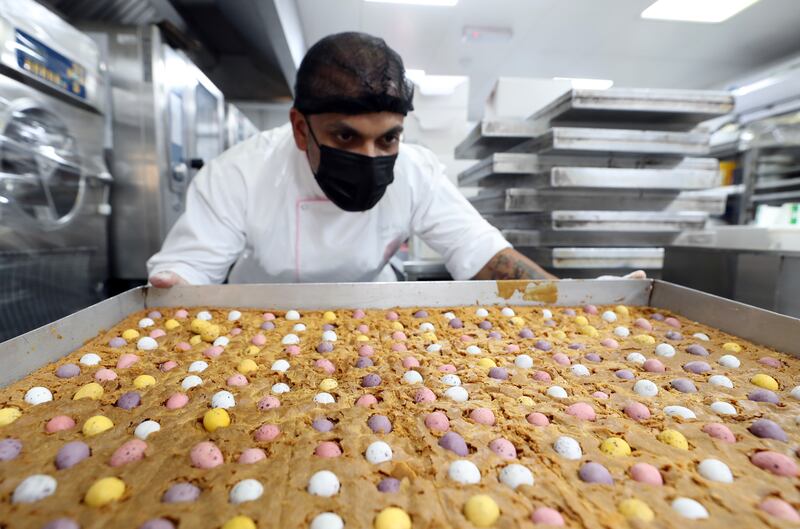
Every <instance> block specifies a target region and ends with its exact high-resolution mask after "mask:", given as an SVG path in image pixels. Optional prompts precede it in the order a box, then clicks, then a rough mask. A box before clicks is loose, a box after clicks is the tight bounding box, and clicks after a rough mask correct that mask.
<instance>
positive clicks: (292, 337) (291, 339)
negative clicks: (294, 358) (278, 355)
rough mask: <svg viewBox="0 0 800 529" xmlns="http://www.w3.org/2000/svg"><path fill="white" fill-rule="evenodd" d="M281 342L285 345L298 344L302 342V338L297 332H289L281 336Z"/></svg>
mask: <svg viewBox="0 0 800 529" xmlns="http://www.w3.org/2000/svg"><path fill="white" fill-rule="evenodd" d="M281 343H282V344H283V345H297V344H299V343H300V338H298V336H297V335H296V334H287V335H286V336H284V337H283V338H281Z"/></svg>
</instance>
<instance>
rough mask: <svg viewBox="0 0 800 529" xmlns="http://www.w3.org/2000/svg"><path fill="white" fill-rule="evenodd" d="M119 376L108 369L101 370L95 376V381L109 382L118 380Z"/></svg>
mask: <svg viewBox="0 0 800 529" xmlns="http://www.w3.org/2000/svg"><path fill="white" fill-rule="evenodd" d="M116 378H117V374H116V373H115V372H114V371H112V370H111V369H108V368H105V367H104V368H103V369H99V370H98V371H97V373H95V374H94V379H95V380H97V381H98V382H108V381H110V380H116Z"/></svg>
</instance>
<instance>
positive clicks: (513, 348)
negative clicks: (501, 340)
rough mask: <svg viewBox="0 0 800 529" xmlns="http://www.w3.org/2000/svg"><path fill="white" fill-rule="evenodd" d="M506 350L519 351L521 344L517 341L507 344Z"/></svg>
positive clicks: (509, 351) (510, 351)
mask: <svg viewBox="0 0 800 529" xmlns="http://www.w3.org/2000/svg"><path fill="white" fill-rule="evenodd" d="M506 352H507V353H518V352H519V345H517V344H515V343H512V344H509V345H506Z"/></svg>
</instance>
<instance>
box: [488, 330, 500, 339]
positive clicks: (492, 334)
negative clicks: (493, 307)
mask: <svg viewBox="0 0 800 529" xmlns="http://www.w3.org/2000/svg"><path fill="white" fill-rule="evenodd" d="M488 336H489V339H490V340H499V339H500V338H502V337H503V336H502V335H501V334H500V333H499V332H496V331H492V332H490V333H489V335H488Z"/></svg>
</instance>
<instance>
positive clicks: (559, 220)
mask: <svg viewBox="0 0 800 529" xmlns="http://www.w3.org/2000/svg"><path fill="white" fill-rule="evenodd" d="M487 220H488V221H489V222H491V223H492V224H493V225H494V226H496V227H498V228H501V229H503V228H518V229H539V230H555V231H559V230H564V231H591V232H595V231H622V232H626V231H650V232H680V231H683V230H692V229H694V230H698V229H702V228H704V227H705V224H706V221H707V220H708V213H701V212H695V211H683V212H680V211H678V212H661V211H658V212H654V211H547V212H541V213H528V214H517V215H515V214H511V215H497V216H487Z"/></svg>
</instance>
